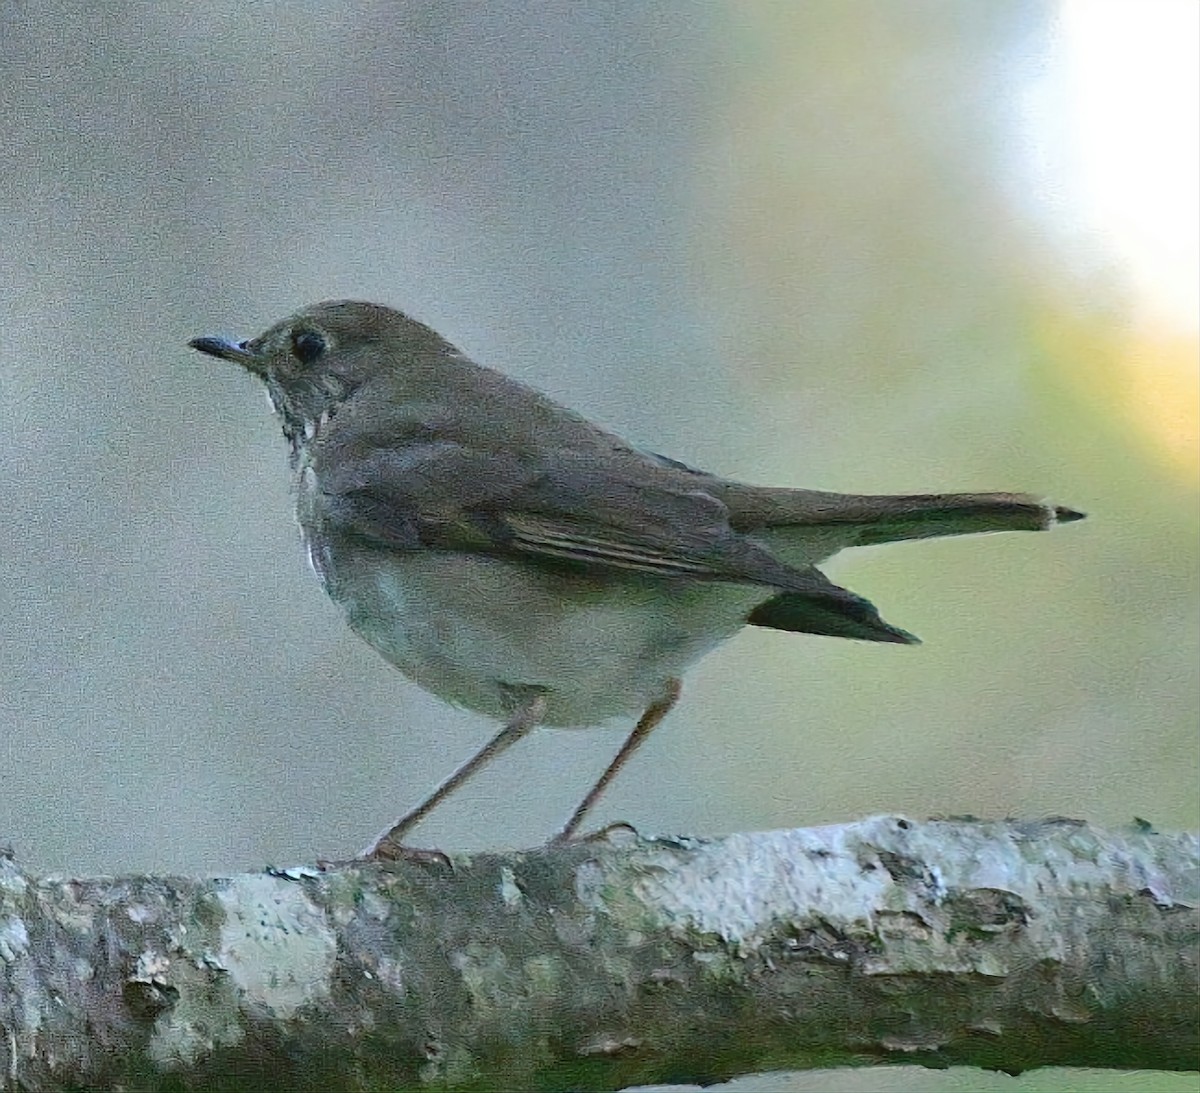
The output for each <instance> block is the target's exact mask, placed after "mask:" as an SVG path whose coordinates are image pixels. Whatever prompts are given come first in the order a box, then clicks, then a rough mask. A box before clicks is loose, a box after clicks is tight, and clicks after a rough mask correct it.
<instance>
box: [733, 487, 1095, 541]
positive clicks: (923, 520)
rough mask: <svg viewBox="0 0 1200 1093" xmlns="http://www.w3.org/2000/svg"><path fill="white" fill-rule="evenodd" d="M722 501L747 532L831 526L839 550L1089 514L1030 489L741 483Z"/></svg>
mask: <svg viewBox="0 0 1200 1093" xmlns="http://www.w3.org/2000/svg"><path fill="white" fill-rule="evenodd" d="M722 500H724V501H725V503H726V504H727V505H729V507H730V515H731V517H732V522H733V524H734V526H735V527H736V528H737V530H739V531H744V532H749V533H750V534H753V533H754V532H756V531H758V532H761V531H770V530H776V529H779V530H783V529H788V528H795V529H797V531H799V530H801V529H811V531H812V532H813V533H814V534H817V533H820V532H822V531H824V532H827V533H828V535H829V537H830V539H831V540H836V541H837V542H838V549H840V548H842V547H849V546H869V545H870V544H872V543H889V542H893V541H894V540H897V539H928V538H932V537H935V536H939V535H970V534H973V533H976V532H984V531H1045V530H1047V529H1048V528H1052V527H1054V525H1055V524H1067V523H1071V522H1072V521H1075V520H1082V519H1083V517H1084V514H1083V513H1082V512H1076V511H1075V510H1074V509H1070V508H1065V507H1063V506H1061V505H1052V504H1050V503H1048V502H1046V501H1043V500H1041V499H1040V498H1037V497H1034V496H1032V495H1031V494H1025V493H942V494H913V495H901V496H873V495H869V494H846V493H823V492H820V491H817V490H786V489H770V490H764V489H755V488H749V489H746V490H745V492H742V491H741V490H737V489H736V488H735V489H734V490H731V491H730V493H729V495H728V496H726V497H723V498H722Z"/></svg>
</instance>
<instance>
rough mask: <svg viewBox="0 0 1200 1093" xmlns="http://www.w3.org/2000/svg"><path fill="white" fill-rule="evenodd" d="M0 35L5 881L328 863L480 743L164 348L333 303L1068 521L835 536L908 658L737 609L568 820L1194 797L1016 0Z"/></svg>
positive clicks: (568, 757)
mask: <svg viewBox="0 0 1200 1093" xmlns="http://www.w3.org/2000/svg"><path fill="white" fill-rule="evenodd" d="M0 28H2V32H3V36H2V39H0V63H2V72H3V75H2V77H0V89H2V94H3V101H2V102H0V126H2V127H3V146H4V152H5V154H4V159H3V163H2V164H0V172H2V176H3V177H2V187H0V216H2V217H3V239H4V247H3V253H2V254H0V263H2V269H3V277H2V278H0V284H2V286H3V287H2V288H0V321H2V323H3V339H2V341H0V457H2V458H3V463H4V466H5V468H6V471H7V474H6V476H5V481H6V483H7V487H8V489H7V494H6V505H5V513H6V519H5V522H4V532H3V533H2V534H0V618H2V619H3V628H2V630H0V655H2V657H3V661H2V676H0V688H2V689H0V758H2V760H3V764H4V770H5V781H4V786H5V789H4V793H3V794H2V795H0V840H7V841H8V842H10V843H11V844H12V845H13V846H14V848H15V849H16V852H17V854H18V857H19V859H20V860H21V862H22V863H23V864H25V865H26V866H28V867H30V868H33V869H36V870H40V871H51V870H55V871H64V872H72V873H87V872H97V871H103V872H118V871H124V870H151V869H157V870H166V869H169V870H172V871H189V872H190V871H209V872H218V871H220V872H224V871H229V870H237V869H245V868H255V867H260V866H262V865H264V864H267V863H273V864H287V863H291V862H297V861H311V860H312V859H314V858H315V857H318V856H326V857H336V856H340V855H346V854H349V853H351V852H353V851H354V850H355V849H357V848H358V847H360V846H361V845H363V844H364V843H365V842H366V841H367V840H368V839H369V838H370V837H371V836H372V835H373V834H374V833H375V832H376V831H377V830H378V829H379V828H380V827H382V826H384V825H385V824H387V823H388V822H390V821H391V820H392V819H394V818H395V817H396V816H397V815H398V814H399V813H400V812H402V811H403V810H404V809H405V808H407V807H408V806H409V805H411V804H412V803H413V802H415V801H416V800H418V799H419V798H420V797H421V796H422V795H423V794H424V793H425V792H426V791H427V790H428V789H429V788H431V786H432V785H433V784H434V783H435V782H436V781H437V780H439V779H440V778H442V777H443V776H444V775H446V774H447V773H448V772H449V771H450V770H451V769H452V768H453V767H454V766H455V765H456V764H457V763H458V762H460V761H461V760H462V759H464V758H465V757H466V756H468V755H469V754H470V753H471V752H472V751H473V750H474V749H475V748H476V747H477V746H478V745H479V744H481V743H482V742H483V740H484V739H485V738H486V737H487V736H488V734H489V733H490V732H492V731H493V726H492V725H490V724H489V723H487V722H485V721H483V720H482V719H480V718H477V717H475V716H473V715H470V714H467V713H464V712H459V711H455V710H452V709H450V708H448V707H445V706H443V705H441V704H440V703H438V702H437V701H436V700H434V699H431V698H430V697H428V696H426V695H424V694H423V693H421V692H420V691H418V690H417V689H416V688H415V687H414V686H413V685H411V684H409V683H408V682H406V681H405V680H404V679H403V678H401V677H400V676H399V675H398V674H397V673H395V672H394V671H393V670H391V669H389V668H388V667H387V666H386V665H385V664H384V663H383V662H382V661H381V660H379V659H378V658H377V657H376V655H375V654H374V653H373V652H372V651H371V650H370V649H369V648H367V647H366V646H365V645H363V644H362V643H360V642H359V640H358V639H356V638H355V637H354V636H353V635H352V634H351V633H350V632H349V631H348V630H346V629H345V627H344V626H343V624H342V623H341V621H340V619H339V617H338V615H337V613H336V611H335V609H334V608H333V607H332V605H330V604H329V603H327V602H326V600H325V599H324V596H323V594H322V593H321V591H320V589H319V587H318V585H317V584H316V582H315V581H314V580H313V579H312V577H311V575H310V574H308V572H307V571H306V568H305V564H304V561H303V558H302V554H301V551H300V549H299V546H298V542H297V536H296V531H295V528H294V525H293V522H292V517H291V513H290V500H289V496H288V475H287V471H286V460H285V453H284V446H283V442H282V439H281V437H280V436H279V432H278V427H277V425H276V423H275V422H274V421H273V419H272V418H271V417H270V416H269V414H268V411H267V407H266V402H265V399H264V397H263V394H262V391H261V389H260V388H259V387H258V386H257V385H256V384H255V383H254V382H253V381H252V380H251V379H250V378H249V377H247V376H245V375H241V374H238V373H237V371H236V370H235V369H234V368H232V367H227V366H222V365H221V364H219V363H218V362H215V361H211V360H209V359H207V358H203V357H201V356H199V355H198V354H195V353H193V352H190V351H189V350H188V349H187V348H186V342H187V340H188V338H190V337H192V336H195V335H197V334H213V333H230V334H236V335H238V336H240V337H246V336H250V335H252V334H254V333H257V332H258V331H259V330H261V329H262V328H263V327H265V326H266V325H268V324H269V323H271V322H273V321H275V320H276V319H278V318H280V317H281V316H282V315H284V314H287V313H288V312H290V311H292V310H294V309H295V308H297V307H299V306H301V305H303V304H305V303H308V302H312V301H314V300H318V299H323V298H331V297H343V296H352V297H360V298H365V299H371V300H376V301H379V302H385V303H388V304H391V305H393V306H398V307H401V308H403V309H405V310H407V311H409V312H411V313H413V314H415V315H417V316H418V317H420V318H422V319H424V320H425V321H427V322H429V323H430V324H432V325H433V326H435V327H436V328H437V329H439V330H440V331H441V332H442V333H443V334H445V335H446V336H447V337H449V338H451V339H452V340H453V341H455V342H456V343H457V344H459V345H460V346H461V347H463V348H464V349H465V350H467V351H468V352H470V353H471V354H472V355H473V356H475V357H476V358H477V359H478V360H480V361H482V362H485V363H488V364H491V365H493V366H496V367H499V368H502V369H504V370H506V371H508V372H510V373H512V374H514V375H516V376H518V377H520V378H521V379H524V380H526V381H528V382H531V383H534V384H536V385H538V386H540V387H542V388H544V389H546V390H548V391H549V392H551V393H552V394H553V395H554V396H555V397H558V398H560V399H561V400H563V401H566V402H569V403H570V404H571V405H573V406H576V407H578V408H579V409H581V410H583V411H584V412H586V413H588V414H590V415H592V416H594V417H596V418H598V419H600V420H602V421H604V422H605V423H606V424H608V425H610V426H612V427H614V428H616V429H617V430H618V431H620V432H622V433H624V434H625V435H626V436H628V437H630V438H631V439H633V440H634V441H636V442H639V443H644V444H646V445H648V446H650V447H652V448H654V449H655V450H657V451H662V452H666V453H669V454H671V455H674V456H676V457H678V458H681V459H685V460H687V461H688V462H692V463H696V464H700V465H704V466H707V467H709V468H711V469H714V470H718V471H721V472H723V473H727V474H730V475H735V476H738V477H742V478H746V479H749V480H752V481H761V482H770V483H773V484H780V485H785V484H790V485H803V486H810V487H819V488H829V489H838V490H846V491H863V492H892V491H894V492H914V491H919V490H930V491H942V490H949V489H1010V488H1011V489H1029V490H1033V491H1037V492H1044V493H1046V494H1049V495H1052V496H1053V497H1054V498H1055V499H1057V500H1061V501H1064V502H1068V503H1070V504H1073V505H1076V506H1078V507H1080V508H1083V509H1085V510H1087V511H1089V512H1090V513H1091V515H1092V518H1091V520H1090V521H1089V522H1087V523H1085V524H1081V525H1075V526H1072V527H1070V528H1064V529H1059V530H1058V531H1057V532H1055V533H1054V534H1052V535H1045V536H1036V535H1026V536H999V537H991V538H986V539H981V538H977V539H971V540H965V539H960V540H954V541H948V542H940V543H925V544H912V545H907V546H904V545H898V546H895V547H890V548H883V549H879V550H870V551H862V552H858V553H856V554H853V555H844V556H842V557H841V558H840V559H839V560H838V561H837V562H836V563H834V564H833V565H832V566H831V567H829V568H830V572H831V575H832V576H834V578H835V579H836V580H838V581H839V582H841V583H845V584H848V585H849V586H850V587H852V588H854V589H855V590H856V591H859V592H861V593H863V594H865V595H868V596H870V597H871V598H873V599H874V600H875V601H876V603H878V604H879V605H880V607H881V609H882V610H883V612H884V614H885V616H886V617H887V618H889V619H890V620H891V621H893V622H895V623H897V624H899V625H901V626H904V627H906V628H908V629H911V630H913V631H915V632H916V633H918V634H919V635H921V636H922V637H923V638H924V639H925V642H926V644H925V645H924V646H922V647H921V648H918V649H905V648H895V647H887V646H880V647H875V646H869V645H861V644H856V643H850V642H838V641H833V640H828V639H819V638H804V637H797V636H789V635H784V634H778V633H770V632H749V631H748V632H746V633H744V634H743V635H741V636H740V637H739V638H737V639H736V640H735V641H733V642H731V643H729V645H727V646H726V647H724V648H722V649H721V650H719V651H718V652H717V653H715V654H713V655H712V656H711V657H710V658H708V660H706V661H705V662H704V663H703V664H702V665H701V666H699V667H698V668H697V669H696V670H694V671H693V672H692V674H691V676H690V678H689V680H688V686H687V689H686V691H685V699H684V702H683V703H682V704H681V706H680V707H679V708H678V709H677V710H676V711H675V712H674V713H673V714H672V716H671V718H670V719H669V721H668V722H667V723H666V724H665V725H664V726H663V728H662V729H661V730H660V732H659V733H658V734H657V735H656V736H655V738H654V739H653V740H652V741H651V742H650V743H649V744H648V745H647V746H646V748H645V749H644V750H643V752H642V753H640V754H639V756H638V758H637V760H636V762H635V763H634V764H633V766H632V767H630V768H629V770H628V771H627V773H626V774H625V775H624V776H623V777H622V779H621V780H620V781H619V782H618V784H617V785H616V786H615V787H614V789H613V790H612V791H611V792H610V794H609V796H608V797H607V798H606V799H605V801H604V803H603V804H602V806H601V807H600V809H599V810H598V812H597V815H596V817H595V818H596V820H597V822H605V821H610V820H614V819H618V818H620V819H625V820H628V821H630V822H632V823H634V824H636V825H637V826H638V827H639V829H641V830H643V831H644V832H647V833H653V832H691V833H718V832H722V831H728V830H731V829H749V828H764V827H772V826H791V825H807V824H818V823H823V822H834V821H839V820H845V819H849V818H853V817H857V816H862V815H864V814H869V813H875V812H883V811H900V812H906V813H908V814H911V815H914V816H926V815H930V814H938V813H974V814H978V815H984V816H1003V815H1018V816H1027V817H1036V816H1042V815H1047V814H1065V815H1069V816H1075V817H1084V818H1087V819H1091V820H1095V821H1098V822H1101V823H1107V824H1119V823H1124V822H1127V821H1129V820H1131V819H1132V817H1133V816H1135V815H1138V816H1142V817H1145V818H1147V819H1149V820H1151V821H1152V822H1154V823H1155V824H1158V825H1160V826H1162V827H1164V828H1195V827H1196V826H1198V825H1200V815H1198V808H1200V806H1198V804H1197V800H1196V795H1195V776H1196V773H1197V740H1196V729H1197V650H1198V644H1200V642H1198V623H1197V599H1198V597H1197V583H1198V582H1197V565H1196V554H1197V551H1196V536H1197V522H1198V518H1197V503H1196V499H1197V491H1196V483H1195V472H1194V465H1193V464H1191V463H1189V462H1188V461H1187V459H1184V460H1183V462H1182V463H1181V462H1180V461H1179V460H1178V459H1177V458H1173V457H1172V456H1171V455H1170V454H1169V453H1168V452H1167V449H1166V448H1165V447H1164V445H1163V443H1162V437H1161V436H1160V435H1159V433H1160V431H1161V430H1160V428H1159V425H1158V423H1157V421H1156V419H1155V417H1154V414H1153V412H1152V411H1148V412H1147V413H1142V414H1140V415H1139V414H1133V413H1131V407H1132V408H1133V409H1137V406H1138V405H1139V400H1142V399H1145V398H1148V396H1146V395H1144V393H1143V392H1142V391H1141V389H1140V388H1139V387H1138V386H1137V384H1136V382H1125V381H1124V380H1123V379H1121V375H1123V374H1119V373H1118V371H1117V369H1118V364H1119V358H1120V355H1121V347H1122V346H1123V345H1125V344H1126V343H1127V341H1128V339H1129V338H1130V337H1131V336H1132V334H1131V322H1130V319H1129V315H1130V307H1131V305H1130V303H1129V301H1128V298H1127V286H1126V280H1125V278H1124V275H1123V273H1122V271H1121V268H1120V265H1119V262H1118V260H1117V259H1116V258H1115V257H1114V256H1112V255H1109V254H1107V253H1106V251H1105V242H1104V240H1103V239H1101V238H1099V237H1093V236H1089V235H1088V234H1087V232H1085V231H1084V232H1081V230H1080V228H1079V224H1078V221H1077V219H1076V216H1075V214H1076V212H1077V210H1075V209H1073V207H1072V196H1071V191H1070V188H1069V186H1068V163H1067V159H1068V157H1067V153H1066V152H1065V151H1063V150H1062V149H1061V148H1058V146H1056V145H1055V143H1054V141H1053V140H1047V134H1048V133H1049V134H1054V133H1056V132H1058V131H1059V130H1060V129H1061V128H1062V127H1064V126H1066V124H1067V122H1066V120H1065V118H1062V117H1058V116H1057V115H1056V114H1055V113H1054V109H1053V107H1052V106H1051V108H1050V109H1049V112H1048V113H1044V115H1043V116H1042V117H1041V118H1040V120H1039V121H1037V124H1038V125H1040V126H1042V128H1041V129H1040V130H1038V131H1036V132H1035V131H1034V129H1035V126H1034V121H1035V120H1037V119H1033V120H1031V118H1032V115H1031V113H1030V111H1029V110H1028V109H1027V108H1026V107H1027V105H1028V95H1029V89H1030V87H1031V86H1032V85H1037V86H1039V87H1041V88H1042V91H1043V92H1045V91H1046V89H1047V88H1049V89H1050V91H1053V87H1054V85H1055V81H1056V80H1058V79H1059V78H1060V77H1061V58H1060V56H1059V54H1058V53H1057V52H1056V48H1057V47H1056V40H1055V34H1054V8H1053V6H1052V5H1048V4H1039V3H1023V2H1015V0H1014V2H1007V3H1004V4H982V3H978V4H963V3H959V2H954V0H943V2H934V0H919V2H917V0H914V2H911V3H896V2H885V0H876V2H867V3H854V4H851V3H841V2H832V0H830V2H814V3H806V4H803V5H800V4H795V5H790V4H783V3H781V4H775V5H772V4H757V3H745V4H742V3H729V4H721V3H716V2H711V3H684V2H678V3H659V4H637V3H624V4H620V3H592V4H586V5H585V4H577V3H572V2H568V0H558V2H545V3H524V2H520V0H490V2H487V3H482V2H453V3H452V2H448V0H447V2H427V3H397V4H384V3H366V2H358V3H345V2H339V3H336V4H334V3H311V4H306V5H287V4H282V3H264V4H254V5H246V4H242V3H220V2H210V3H202V4H198V5H193V4H186V5H185V4H175V3H163V4H157V5H152V6H149V5H147V6H142V5H137V6H132V5H131V6H128V7H125V6H121V5H100V6H96V5H83V4H80V5H72V4H68V3H61V2H60V3H52V4H46V5H29V6H21V5H6V6H5V7H4V9H3V13H2V15H0ZM1043 101H1044V102H1047V103H1050V104H1053V103H1054V102H1055V99H1054V97H1053V95H1052V94H1050V95H1049V96H1048V97H1047V98H1045V99H1044V100H1043ZM1057 151H1061V152H1062V159H1061V161H1060V160H1058V159H1056V152H1057ZM1135 378H1136V377H1135ZM1153 381H1154V374H1153V372H1152V371H1150V372H1147V376H1146V379H1145V382H1146V383H1152V382H1153ZM1148 405H1149V403H1148ZM1165 428H1166V423H1165V421H1164V424H1163V429H1165ZM625 729H626V726H619V727H617V728H613V729H607V730H601V731H595V732H590V733H581V732H563V731H557V732H556V731H543V732H541V733H538V734H537V735H536V736H535V738H534V739H532V740H531V741H527V742H525V743H523V744H522V745H521V746H520V747H519V748H518V749H517V750H516V751H514V752H511V753H509V754H508V755H506V756H505V757H504V758H503V759H502V760H501V761H500V762H498V763H497V764H496V767H495V769H494V770H492V771H490V772H489V773H488V774H487V775H485V776H484V777H482V778H480V779H479V780H478V781H477V782H476V783H474V784H472V785H471V786H470V787H469V789H467V790H465V791H464V792H463V793H462V794H461V795H460V796H459V797H458V798H457V799H456V800H455V801H453V802H452V803H451V804H450V805H448V806H446V807H444V808H443V809H442V810H440V811H439V812H438V813H437V814H435V816H434V817H433V818H432V819H431V820H430V821H428V822H427V824H426V825H425V826H424V827H423V829H422V830H421V831H420V834H419V837H418V838H417V839H416V840H415V841H416V842H418V843H420V844H436V845H441V846H445V847H467V848H471V847H494V846H521V845H528V844H531V843H535V842H537V841H538V840H540V839H542V838H543V837H545V836H546V835H547V834H549V833H550V832H551V831H552V830H553V829H554V828H555V827H556V825H557V824H558V823H560V822H561V820H562V819H563V818H564V817H565V815H566V814H567V813H568V812H569V810H570V808H571V807H572V806H573V804H574V803H575V801H576V799H577V797H578V796H579V795H580V794H581V793H582V791H583V789H584V788H586V786H587V785H588V784H589V783H590V780H591V779H592V778H593V777H594V776H595V775H596V774H597V773H598V771H599V770H600V769H601V768H602V767H603V765H604V764H605V762H607V760H608V758H609V757H610V756H611V754H612V752H613V751H614V749H615V748H616V746H617V744H618V743H619V741H620V739H621V736H622V734H623V732H624V731H625ZM876 1080H877V1079H876ZM920 1081H921V1082H924V1083H926V1084H925V1086H923V1087H928V1088H932V1086H931V1085H928V1082H929V1081H930V1078H929V1076H924V1077H922V1078H921V1079H920ZM873 1087H874V1086H872V1085H871V1082H870V1081H867V1083H866V1084H864V1085H861V1086H853V1088H873ZM764 1088H765V1087H764ZM846 1088H851V1086H846ZM989 1088H990V1087H989ZM998 1088H999V1087H998ZM1060 1088H1061V1086H1060ZM1130 1088H1132V1087H1130Z"/></svg>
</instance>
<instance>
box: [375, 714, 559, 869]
mask: <svg viewBox="0 0 1200 1093" xmlns="http://www.w3.org/2000/svg"><path fill="white" fill-rule="evenodd" d="M545 716H546V695H545V693H544V692H542V691H534V690H525V691H523V692H521V693H520V694H519V695H514V702H513V710H512V713H511V714H510V716H509V719H508V721H507V723H506V724H505V726H504V728H502V729H501V730H500V731H499V732H498V733H496V735H495V736H493V737H492V739H491V740H489V741H488V742H487V743H486V744H485V745H484V746H483V747H482V748H481V749H480V750H479V751H478V752H476V753H475V754H474V755H473V756H472V757H471V758H470V759H468V760H467V761H466V762H465V763H464V764H463V765H462V766H461V767H459V768H458V770H456V771H455V772H454V773H453V774H452V775H450V777H449V778H447V779H446V780H445V781H444V782H443V783H442V784H441V785H440V786H438V787H437V789H435V790H434V791H433V792H432V793H431V794H430V795H429V796H428V797H426V798H425V800H423V801H422V802H421V803H420V804H419V805H417V807H416V808H414V809H413V810H412V811H411V812H406V813H405V814H404V815H403V816H401V817H400V819H398V820H397V821H396V822H395V823H394V824H392V826H391V827H389V828H388V829H387V830H386V831H384V832H383V833H382V834H381V835H380V836H379V837H378V838H376V840H375V841H374V842H373V843H372V844H371V845H370V846H369V847H367V848H366V849H365V850H363V851H362V852H361V853H360V854H359V855H358V857H359V860H361V861H395V860H396V859H398V858H404V857H406V856H408V855H407V853H406V849H405V847H404V846H403V845H402V843H401V839H402V838H403V837H404V835H405V833H406V832H408V831H409V830H410V829H411V828H413V827H415V826H416V825H417V824H419V823H420V822H421V821H422V820H423V819H425V817H426V816H428V815H429V814H430V813H431V812H432V811H433V810H434V809H435V808H437V806H438V805H440V804H441V803H442V802H443V801H444V800H445V799H446V798H447V797H449V796H450V794H452V793H453V792H454V791H455V790H456V789H458V787H459V786H461V785H462V784H463V783H464V782H466V781H467V780H468V779H469V778H471V777H472V776H473V775H474V774H476V773H477V772H478V771H480V770H482V769H483V768H484V767H486V766H487V765H488V763H490V762H491V761H492V760H493V759H495V758H496V756H497V755H499V754H500V753H501V752H503V751H507V750H508V749H509V748H511V747H512V746H513V744H515V743H516V742H517V741H518V740H520V739H521V738H522V737H523V736H526V735H528V733H529V732H530V731H531V730H532V729H535V728H537V726H538V724H539V723H540V722H541V720H542V718H543V717H545ZM415 853H417V854H418V855H419V854H421V853H427V852H422V851H416V852H415Z"/></svg>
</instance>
